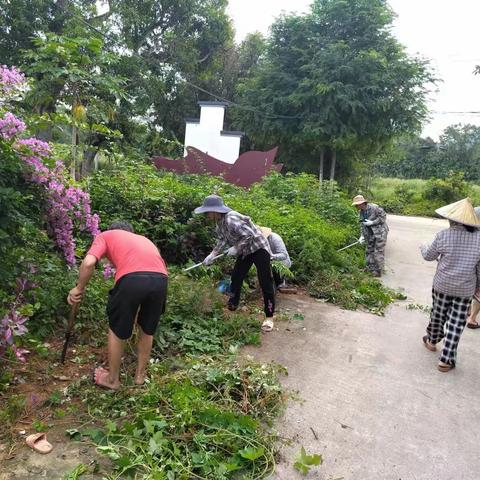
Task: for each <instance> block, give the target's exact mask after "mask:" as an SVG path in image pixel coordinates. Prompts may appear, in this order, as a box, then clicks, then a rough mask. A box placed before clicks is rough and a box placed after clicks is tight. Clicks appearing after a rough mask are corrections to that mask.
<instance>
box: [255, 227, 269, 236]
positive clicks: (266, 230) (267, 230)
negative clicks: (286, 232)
mask: <svg viewBox="0 0 480 480" xmlns="http://www.w3.org/2000/svg"><path fill="white" fill-rule="evenodd" d="M258 228H259V229H260V231H261V232H262V235H263V236H264V237H265V238H268V237H269V236H270V235H271V234H272V229H271V228H268V227H258Z"/></svg>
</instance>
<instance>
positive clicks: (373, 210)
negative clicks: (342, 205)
mask: <svg viewBox="0 0 480 480" xmlns="http://www.w3.org/2000/svg"><path fill="white" fill-rule="evenodd" d="M363 220H371V221H372V222H373V225H371V226H370V227H367V226H366V225H364V224H363V223H362V224H361V229H362V235H363V236H364V237H365V238H368V237H370V236H372V235H373V236H375V237H383V236H384V235H387V233H388V225H387V214H386V213H385V210H384V209H383V208H382V207H379V206H378V205H376V204H375V203H368V204H367V209H366V210H360V221H361V222H363Z"/></svg>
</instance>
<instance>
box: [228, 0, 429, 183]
mask: <svg viewBox="0 0 480 480" xmlns="http://www.w3.org/2000/svg"><path fill="white" fill-rule="evenodd" d="M392 21H393V12H392V11H391V10H390V7H389V6H388V4H387V2H386V1H384V0H352V1H348V2H347V1H343V0H331V1H324V0H317V1H315V2H313V3H312V5H311V10H310V12H309V13H307V14H306V15H295V14H292V15H283V16H282V17H280V18H279V19H278V20H277V21H276V22H275V23H274V24H273V25H272V27H271V35H270V38H269V40H268V47H267V51H266V54H265V55H264V56H263V58H262V60H261V62H260V64H259V66H258V68H257V69H256V70H255V72H254V75H253V76H252V77H251V78H249V79H247V80H246V81H244V82H243V84H242V85H241V87H240V96H241V102H242V103H243V105H244V106H247V105H248V106H252V105H254V106H255V108H256V111H252V112H251V113H249V112H248V111H246V110H244V109H242V110H240V109H239V110H238V111H237V114H238V115H237V118H236V122H237V124H238V125H239V126H240V127H241V128H242V129H244V130H246V132H247V134H248V135H250V136H251V137H252V139H253V140H254V141H255V144H256V145H259V146H261V147H266V146H271V145H279V146H280V155H281V160H282V161H284V162H285V163H286V165H287V167H288V168H290V169H292V168H293V169H295V170H296V171H298V170H301V171H310V172H312V171H318V165H319V158H320V153H321V152H322V150H323V151H324V152H325V153H326V157H327V158H326V163H327V164H330V166H331V164H332V163H333V158H334V154H335V152H337V151H338V152H340V154H339V155H338V160H339V162H340V163H342V164H343V169H344V174H345V175H346V176H349V174H350V173H351V170H350V168H349V164H350V162H352V159H353V161H355V162H357V163H358V162H359V161H360V159H365V158H366V157H368V155H370V154H372V153H377V152H378V150H379V149H381V148H382V147H384V146H386V145H387V144H388V142H389V141H390V140H391V138H393V137H394V136H396V135H399V134H401V133H405V132H412V131H415V130H418V129H419V128H420V126H421V122H422V120H423V119H424V118H425V116H426V113H427V111H426V105H425V99H426V94H427V90H426V85H427V84H428V83H429V82H432V81H434V79H433V77H432V75H431V73H430V72H429V67H428V64H427V63H426V62H425V61H423V60H421V59H419V58H414V57H409V56H408V55H407V54H406V52H405V49H404V48H403V46H402V45H400V44H399V43H398V41H397V40H396V39H395V38H394V36H393V34H392V33H391V31H390V27H391V23H392ZM259 112H261V113H259ZM332 170H334V168H333V169H332Z"/></svg>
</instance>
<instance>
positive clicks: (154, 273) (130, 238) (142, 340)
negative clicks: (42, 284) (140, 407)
mask: <svg viewBox="0 0 480 480" xmlns="http://www.w3.org/2000/svg"><path fill="white" fill-rule="evenodd" d="M103 257H107V258H108V260H109V261H110V263H112V264H113V266H114V267H115V269H116V275H115V287H114V288H113V290H111V291H110V294H109V298H108V305H107V315H108V319H109V330H108V370H106V369H104V368H97V369H95V374H94V377H95V383H96V384H97V385H100V386H102V387H107V388H111V389H114V390H116V389H118V388H119V387H120V365H121V359H122V354H123V347H124V341H125V340H127V339H128V338H130V337H131V335H132V331H133V325H134V323H135V318H136V316H137V313H138V319H137V323H138V325H139V326H140V329H139V337H138V345H137V351H138V359H137V370H136V374H135V383H136V384H137V385H141V384H143V382H144V381H145V370H146V366H147V364H148V361H149V359H150V352H151V350H152V343H153V334H154V333H155V330H156V328H157V325H158V321H159V319H160V315H161V314H162V313H163V312H164V311H165V302H166V298H167V281H168V280H167V276H168V273H167V267H166V265H165V262H164V260H163V258H162V257H161V255H160V253H159V251H158V249H157V247H156V246H155V245H154V244H153V243H152V242H151V241H150V240H149V239H148V238H146V237H143V236H141V235H135V234H134V233H133V227H132V226H131V225H130V224H129V223H127V222H115V223H113V224H112V225H111V226H110V228H109V229H108V231H106V232H103V233H101V234H100V235H98V236H97V237H96V238H95V240H94V241H93V244H92V246H91V247H90V250H89V251H88V253H87V255H86V256H85V258H84V260H83V262H82V264H81V266H80V271H79V278H78V282H77V285H76V287H74V288H72V289H71V290H70V293H69V294H68V303H69V304H70V305H72V304H74V303H78V302H80V301H81V300H82V296H83V294H84V292H85V288H86V286H87V284H88V282H89V280H90V278H91V277H92V275H93V272H94V270H95V265H96V263H97V262H98V261H100V259H101V258H103Z"/></svg>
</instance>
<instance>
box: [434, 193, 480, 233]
mask: <svg viewBox="0 0 480 480" xmlns="http://www.w3.org/2000/svg"><path fill="white" fill-rule="evenodd" d="M435 212H436V213H438V215H440V216H441V217H443V218H447V219H448V220H452V221H453V222H457V223H461V224H463V225H469V226H470V227H480V218H479V217H478V215H476V214H475V210H474V209H473V205H472V202H471V201H470V199H469V198H464V199H463V200H460V201H458V202H455V203H451V204H450V205H445V207H442V208H438V209H437V210H435Z"/></svg>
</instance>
